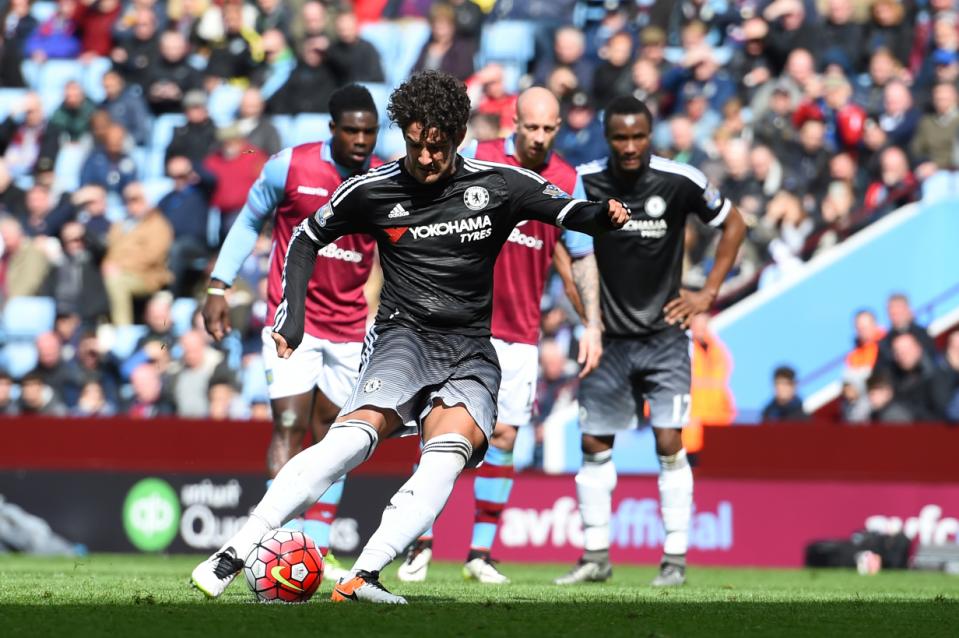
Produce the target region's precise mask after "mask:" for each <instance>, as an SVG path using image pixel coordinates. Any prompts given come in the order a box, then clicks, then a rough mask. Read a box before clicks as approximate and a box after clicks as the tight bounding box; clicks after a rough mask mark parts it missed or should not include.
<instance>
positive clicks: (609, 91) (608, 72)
mask: <svg viewBox="0 0 959 638" xmlns="http://www.w3.org/2000/svg"><path fill="white" fill-rule="evenodd" d="M599 56H600V58H601V59H602V62H600V63H599V65H598V66H597V67H596V73H595V75H594V76H593V99H595V100H596V103H597V104H607V103H608V102H609V101H610V100H611V99H613V98H614V97H616V96H617V95H623V94H627V93H630V88H631V86H632V60H633V36H632V35H630V34H629V33H628V32H626V31H620V32H619V33H614V34H613V35H612V36H610V38H609V39H608V40H607V41H606V44H605V45H604V46H603V47H602V48H601V49H600V50H599Z"/></svg>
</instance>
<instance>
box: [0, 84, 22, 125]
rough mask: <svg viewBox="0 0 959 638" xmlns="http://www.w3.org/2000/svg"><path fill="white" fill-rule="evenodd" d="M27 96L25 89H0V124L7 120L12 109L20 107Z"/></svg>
mask: <svg viewBox="0 0 959 638" xmlns="http://www.w3.org/2000/svg"><path fill="white" fill-rule="evenodd" d="M26 95H27V89H2V88H0V122H2V121H3V120H5V119H7V117H8V116H9V115H10V114H11V113H12V112H13V109H15V108H17V107H19V106H20V103H21V102H22V101H23V98H25V97H26Z"/></svg>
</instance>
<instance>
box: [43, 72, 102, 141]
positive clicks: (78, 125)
mask: <svg viewBox="0 0 959 638" xmlns="http://www.w3.org/2000/svg"><path fill="white" fill-rule="evenodd" d="M95 108H96V107H95V106H94V104H93V102H92V101H91V100H90V98H88V97H87V96H86V95H84V94H83V87H81V86H80V83H79V82H75V81H70V82H67V83H66V86H64V88H63V103H62V104H60V106H59V108H57V110H56V111H54V112H53V115H51V116H50V120H49V121H48V122H47V126H48V127H49V129H50V132H51V134H53V135H56V136H57V137H58V138H60V139H61V140H62V141H65V142H79V141H80V138H82V137H83V136H84V135H86V134H87V133H89V132H90V116H91V115H92V114H93V111H94V109H95Z"/></svg>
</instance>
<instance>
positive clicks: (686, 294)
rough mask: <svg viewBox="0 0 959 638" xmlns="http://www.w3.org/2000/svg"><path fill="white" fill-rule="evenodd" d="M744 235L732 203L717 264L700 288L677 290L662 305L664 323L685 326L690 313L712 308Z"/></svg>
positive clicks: (690, 315)
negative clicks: (674, 296)
mask: <svg viewBox="0 0 959 638" xmlns="http://www.w3.org/2000/svg"><path fill="white" fill-rule="evenodd" d="M745 236H746V222H745V221H744V220H743V216H742V213H740V212H739V209H738V208H736V207H735V206H733V207H732V209H731V210H730V211H729V215H728V216H727V217H726V219H725V220H724V221H723V225H722V231H721V235H720V238H719V245H718V246H717V247H716V263H715V264H714V265H713V269H712V270H711V271H710V272H709V276H708V277H707V278H706V285H704V286H703V288H702V290H699V291H693V290H685V289H684V290H680V292H679V297H676V298H675V299H673V300H672V301H670V302H669V303H667V304H666V306H665V307H664V308H663V311H664V312H665V314H666V322H667V323H670V324H679V325H681V326H682V327H683V328H688V327H689V322H690V320H691V319H692V318H693V316H695V315H696V314H698V313H700V312H706V311H708V310H709V309H710V308H711V307H712V305H713V303H714V302H715V301H716V297H718V296H719V288H720V286H722V284H723V281H725V279H726V275H728V274H729V270H730V269H731V268H732V267H733V263H735V261H736V254H737V253H738V252H739V247H740V245H741V244H742V243H743V238H744V237H745Z"/></svg>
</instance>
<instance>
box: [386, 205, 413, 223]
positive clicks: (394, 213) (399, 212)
mask: <svg viewBox="0 0 959 638" xmlns="http://www.w3.org/2000/svg"><path fill="white" fill-rule="evenodd" d="M409 214H410V211H408V210H406V209H405V208H403V204H397V205H396V206H394V207H393V210H391V211H390V214H389V215H387V217H389V218H390V219H393V218H394V217H406V216H407V215H409Z"/></svg>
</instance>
